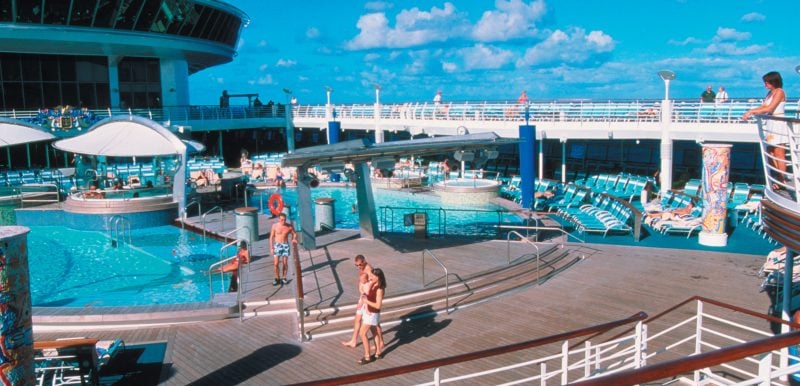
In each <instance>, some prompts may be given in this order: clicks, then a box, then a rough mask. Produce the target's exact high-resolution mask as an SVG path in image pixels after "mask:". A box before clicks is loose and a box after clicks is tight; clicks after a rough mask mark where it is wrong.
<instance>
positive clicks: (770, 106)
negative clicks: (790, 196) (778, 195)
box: [742, 71, 789, 190]
mask: <svg viewBox="0 0 800 386" xmlns="http://www.w3.org/2000/svg"><path fill="white" fill-rule="evenodd" d="M761 79H763V80H764V87H766V89H767V90H768V92H767V97H766V98H764V103H763V104H762V105H761V106H758V107H755V108H752V109H750V110H747V112H746V113H744V115H742V119H744V120H747V119H749V118H750V117H751V116H753V115H757V114H769V115H772V116H775V117H783V116H784V115H785V110H786V93H785V92H784V91H783V78H781V74H780V73H778V72H776V71H772V72H768V73H766V74H764V76H763V77H761ZM766 129H767V130H766V131H765V135H766V137H765V138H764V140H765V141H766V142H767V143H769V144H770V146H767V152H768V153H769V155H770V157H769V163H770V164H772V166H773V167H774V168H775V170H776V171H777V172H778V176H777V180H778V181H779V182H780V183H784V182H785V181H784V177H785V175H786V148H785V146H786V144H788V143H789V136H788V134H789V133H788V128H787V127H786V124H785V123H784V122H781V121H768V125H767V126H766ZM781 188H782V186H780V185H779V184H776V183H773V184H772V189H773V190H778V189H781Z"/></svg>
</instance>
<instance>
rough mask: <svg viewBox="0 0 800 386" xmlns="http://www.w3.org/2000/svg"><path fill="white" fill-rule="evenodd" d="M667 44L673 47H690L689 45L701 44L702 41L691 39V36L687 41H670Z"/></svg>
mask: <svg viewBox="0 0 800 386" xmlns="http://www.w3.org/2000/svg"><path fill="white" fill-rule="evenodd" d="M667 43H668V44H671V45H673V46H686V45H689V44H696V43H701V41H700V40H699V39H697V38H695V37H691V36H690V37H688V38H686V39H683V40H674V39H670V40H669V41H668V42H667Z"/></svg>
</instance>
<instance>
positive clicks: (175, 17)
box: [161, 1, 194, 34]
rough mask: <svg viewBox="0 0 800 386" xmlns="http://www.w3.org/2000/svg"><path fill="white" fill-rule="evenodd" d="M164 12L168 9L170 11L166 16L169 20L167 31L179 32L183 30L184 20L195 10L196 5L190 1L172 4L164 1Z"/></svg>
mask: <svg viewBox="0 0 800 386" xmlns="http://www.w3.org/2000/svg"><path fill="white" fill-rule="evenodd" d="M161 8H162V11H161V12H162V14H164V13H166V12H167V10H169V11H170V13H169V14H168V15H167V16H166V17H167V18H168V20H169V23H168V27H167V33H171V34H177V33H178V32H179V31H180V30H181V26H183V22H184V21H185V20H186V18H187V15H189V14H190V13H191V12H193V10H194V7H193V6H192V4H191V3H189V2H188V1H180V2H177V3H175V4H172V5H167V3H162V5H161Z"/></svg>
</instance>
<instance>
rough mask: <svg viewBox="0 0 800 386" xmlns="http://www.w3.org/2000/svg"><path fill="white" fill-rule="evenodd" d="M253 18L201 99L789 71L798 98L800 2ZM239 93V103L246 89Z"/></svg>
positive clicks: (538, 87)
mask: <svg viewBox="0 0 800 386" xmlns="http://www.w3.org/2000/svg"><path fill="white" fill-rule="evenodd" d="M227 2H228V3H229V4H232V5H234V6H236V7H238V8H239V9H241V10H242V11H244V12H245V13H247V15H248V16H249V17H250V23H249V25H248V26H247V27H246V28H245V29H244V30H243V32H242V35H241V39H240V41H239V44H238V55H237V56H236V58H235V59H234V60H233V61H232V62H231V63H228V64H225V65H221V66H217V67H212V68H209V69H206V70H203V71H201V72H198V73H196V74H194V75H192V76H191V77H190V92H191V96H192V101H191V102H192V103H193V104H216V103H217V102H218V97H219V95H220V93H221V91H222V90H223V89H227V90H228V91H229V92H230V93H259V94H260V95H261V99H262V101H264V102H265V103H266V101H267V100H270V99H272V100H275V101H276V102H282V101H285V96H284V94H283V92H282V91H281V90H282V89H283V88H288V89H291V90H292V91H293V93H294V95H295V96H296V97H297V98H298V100H299V102H300V103H301V104H302V103H314V104H322V103H325V86H329V87H331V88H332V89H333V93H332V101H333V102H334V103H372V102H374V99H375V91H374V88H373V85H375V84H379V85H380V86H381V87H382V90H381V100H382V101H384V102H409V101H430V100H431V99H432V97H433V95H434V94H435V93H436V91H437V90H441V91H442V93H443V96H444V100H445V101H447V100H451V101H463V100H475V101H479V100H480V101H483V100H488V101H496V100H509V99H511V100H514V99H516V98H517V96H518V95H519V93H520V91H522V90H523V89H524V90H527V92H528V95H529V97H530V99H531V100H544V99H573V98H581V99H583V98H588V99H595V100H598V99H599V100H608V99H645V98H646V99H651V98H663V96H664V84H663V82H662V81H661V79H660V78H659V77H658V75H657V72H658V71H659V70H663V69H669V70H672V71H674V72H675V73H676V74H677V79H676V80H674V81H673V82H672V83H671V84H670V96H671V97H672V98H679V99H683V98H698V99H699V96H700V93H701V92H702V91H703V90H704V89H705V86H706V85H707V84H712V85H713V86H714V89H715V90H716V89H717V87H718V86H720V85H722V86H725V88H726V89H727V90H728V93H729V95H730V97H731V98H760V97H763V96H764V94H765V89H764V87H763V83H762V81H761V76H762V75H763V74H764V73H766V72H768V71H779V72H780V73H781V74H782V75H783V78H784V89H785V90H786V92H787V95H788V96H789V98H790V99H792V100H794V99H796V98H797V97H799V96H800V74H797V73H796V72H795V70H794V69H795V67H796V66H797V65H800V42H798V38H797V34H798V32H797V27H796V19H797V15H800V1H797V0H784V1H767V0H761V1H740V0H650V1H641V0H623V1H592V0H536V1H529V0H526V1H522V0H497V1H480V0H470V1H466V0H457V1H426V0H420V1H416V0H414V1H398V2H388V1H387V2H383V1H366V2H365V1H322V0H301V1H281V2H273V1H268V2H265V1H263V0H228V1H227ZM232 103H237V101H236V100H234V101H232Z"/></svg>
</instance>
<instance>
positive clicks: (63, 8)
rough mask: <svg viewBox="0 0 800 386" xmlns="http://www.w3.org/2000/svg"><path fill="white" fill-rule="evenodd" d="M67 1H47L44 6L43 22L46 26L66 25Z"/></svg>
mask: <svg viewBox="0 0 800 386" xmlns="http://www.w3.org/2000/svg"><path fill="white" fill-rule="evenodd" d="M69 3H70V2H69V1H65V0H47V1H46V2H45V6H44V10H45V11H44V22H45V23H47V24H67V16H68V15H69Z"/></svg>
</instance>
